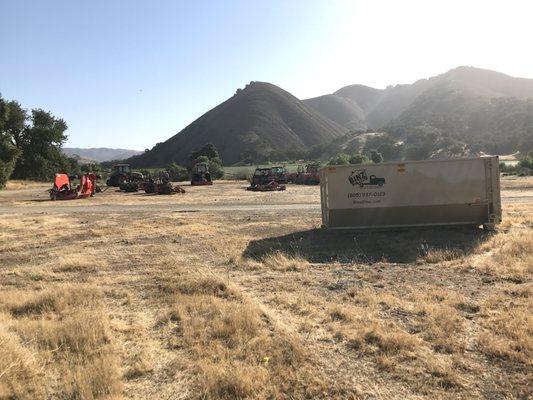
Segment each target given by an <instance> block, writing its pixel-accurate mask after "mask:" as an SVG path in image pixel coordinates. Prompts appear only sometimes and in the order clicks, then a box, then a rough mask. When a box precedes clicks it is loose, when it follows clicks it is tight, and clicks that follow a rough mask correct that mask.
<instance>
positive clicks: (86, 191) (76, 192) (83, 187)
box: [50, 173, 97, 200]
mask: <svg viewBox="0 0 533 400" xmlns="http://www.w3.org/2000/svg"><path fill="white" fill-rule="evenodd" d="M72 178H74V177H72ZM79 178H80V183H79V185H77V186H76V187H75V188H74V187H72V183H71V181H70V179H71V177H70V176H68V175H67V174H56V175H55V178H54V186H53V187H52V189H50V199H51V200H74V199H84V198H86V197H92V196H94V194H95V193H96V191H97V185H96V179H97V176H96V175H95V174H93V173H87V174H83V175H80V177H79Z"/></svg>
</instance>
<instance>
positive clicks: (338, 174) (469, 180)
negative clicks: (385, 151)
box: [321, 157, 501, 228]
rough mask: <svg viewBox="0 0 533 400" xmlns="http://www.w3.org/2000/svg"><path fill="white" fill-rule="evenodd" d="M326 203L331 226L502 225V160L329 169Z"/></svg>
mask: <svg viewBox="0 0 533 400" xmlns="http://www.w3.org/2000/svg"><path fill="white" fill-rule="evenodd" d="M321 199H322V218H323V224H324V225H325V226H326V227H331V228H335V227H342V228H350V227H354V228H361V227H388V226H413V225H439V224H482V223H498V222H499V221H500V220H501V206H500V203H499V165H498V158H497V157H481V158H475V159H457V160H430V161H414V162H404V163H383V164H364V165H347V166H329V167H325V168H323V169H322V170H321Z"/></svg>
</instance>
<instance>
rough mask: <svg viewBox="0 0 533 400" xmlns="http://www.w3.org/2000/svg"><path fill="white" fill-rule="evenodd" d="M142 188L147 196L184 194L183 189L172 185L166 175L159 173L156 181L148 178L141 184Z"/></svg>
mask: <svg viewBox="0 0 533 400" xmlns="http://www.w3.org/2000/svg"><path fill="white" fill-rule="evenodd" d="M143 188H144V191H145V193H149V194H175V193H185V189H183V188H182V187H181V186H179V185H172V183H171V182H170V179H169V176H168V173H166V172H163V173H160V174H159V177H158V178H156V179H153V178H149V179H148V180H147V181H146V182H144V183H143Z"/></svg>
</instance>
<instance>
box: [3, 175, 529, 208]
mask: <svg viewBox="0 0 533 400" xmlns="http://www.w3.org/2000/svg"><path fill="white" fill-rule="evenodd" d="M47 187H48V185H45V184H43V185H42V186H39V187H36V188H31V189H19V190H7V191H2V192H0V214H33V213H46V214H49V213H51V214H64V213H80V212H83V213H86V212H90V213H97V214H106V213H110V214H122V213H149V212H229V211H241V212H271V211H290V210H301V211H307V212H310V213H319V212H320V194H319V189H318V187H317V186H297V185H289V186H288V187H287V190H286V191H284V192H266V193H256V192H247V191H246V190H245V187H246V182H221V183H217V184H215V185H213V186H211V187H190V186H188V187H186V190H187V193H186V194H185V195H173V196H154V195H146V194H144V193H142V192H139V193H120V192H118V191H117V190H116V189H115V188H110V189H108V190H106V191H105V192H104V193H101V194H98V195H97V196H96V197H95V198H91V199H82V200H73V201H62V202H52V201H49V199H48V195H47V193H46V189H47ZM502 203H503V204H532V203H533V179H531V178H514V177H504V178H502Z"/></svg>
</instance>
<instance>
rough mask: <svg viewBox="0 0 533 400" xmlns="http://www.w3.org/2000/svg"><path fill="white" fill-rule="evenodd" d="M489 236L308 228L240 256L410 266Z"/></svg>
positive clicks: (454, 230)
mask: <svg viewBox="0 0 533 400" xmlns="http://www.w3.org/2000/svg"><path fill="white" fill-rule="evenodd" d="M491 235H492V233H490V232H487V231H484V230H483V229H480V228H478V227H440V228H439V227H432V228H419V229H403V230H395V231H355V230H354V231H349V230H342V231H340V230H339V231H335V230H324V229H312V230H308V231H302V232H295V233H290V234H288V235H283V236H278V237H271V238H265V239H260V240H253V241H250V243H249V244H248V246H247V247H246V249H245V251H244V253H243V256H244V257H248V258H253V259H261V258H263V257H265V256H267V255H269V254H272V253H273V252H277V251H280V252H283V253H284V254H286V255H288V256H300V257H303V258H305V259H306V260H308V261H309V262H317V263H326V262H335V261H338V262H342V263H347V262H360V263H370V264H371V263H374V262H378V261H387V262H393V263H410V262H414V261H416V260H417V259H418V258H419V257H420V256H421V255H423V254H424V252H425V251H427V250H428V249H429V250H452V251H454V252H456V253H457V254H458V256H461V255H467V254H469V253H471V252H472V251H473V250H474V249H475V247H477V246H478V245H479V244H480V243H483V242H484V241H486V240H487V239H488V238H489V237H490V236H491Z"/></svg>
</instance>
